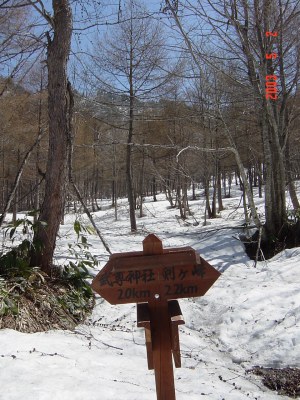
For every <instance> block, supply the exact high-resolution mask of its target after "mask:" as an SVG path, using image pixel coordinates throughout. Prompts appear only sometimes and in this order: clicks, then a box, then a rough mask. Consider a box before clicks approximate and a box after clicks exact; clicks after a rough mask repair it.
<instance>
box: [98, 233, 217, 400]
mask: <svg viewBox="0 0 300 400" xmlns="http://www.w3.org/2000/svg"><path fill="white" fill-rule="evenodd" d="M219 276H220V273H219V272H218V271H217V270H216V269H214V268H213V267H212V266H211V265H210V264H208V262H206V261H205V260H203V258H202V257H200V256H199V254H197V253H196V251H195V250H194V249H193V248H192V247H181V248H167V249H163V246H162V242H161V240H160V239H159V238H158V237H156V236H155V235H153V234H151V235H148V236H147V237H146V239H145V240H144V241H143V251H136V252H128V253H118V254H113V255H111V256H110V259H109V261H108V263H107V264H106V265H105V267H104V268H103V269H102V270H101V271H100V272H99V273H98V275H97V276H96V277H95V278H94V280H93V282H92V288H93V289H94V291H95V292H97V293H99V294H100V295H101V296H102V297H103V298H104V299H106V300H107V301H108V302H109V303H111V304H125V303H137V325H138V326H139V327H143V328H144V329H145V340H146V349H147V358H148V368H149V369H154V371H155V382H156V393H157V400H176V397H175V386H174V375H173V363H172V355H173V359H174V364H175V367H180V366H181V359H180V345H179V333H178V325H180V324H184V320H183V317H182V315H181V310H180V307H179V304H178V301H177V300H176V299H179V298H186V297H198V296H203V295H204V294H205V293H206V292H207V291H208V289H209V288H210V287H211V286H212V285H213V284H214V282H215V281H216V280H217V279H218V278H219Z"/></svg>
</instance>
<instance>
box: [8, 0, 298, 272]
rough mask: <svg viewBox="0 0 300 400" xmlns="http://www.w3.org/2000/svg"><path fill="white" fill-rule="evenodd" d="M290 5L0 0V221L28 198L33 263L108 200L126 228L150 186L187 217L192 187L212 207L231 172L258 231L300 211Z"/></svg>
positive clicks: (273, 0) (48, 258)
mask: <svg viewBox="0 0 300 400" xmlns="http://www.w3.org/2000/svg"><path fill="white" fill-rule="evenodd" d="M299 3H300V2H299V1H298V0H292V1H291V0H284V1H281V0H227V1H221V0H216V1H211V0H205V1H204V2H203V1H200V0H199V1H189V0H184V1H171V0H170V1H169V0H166V1H161V2H160V3H159V2H155V3H153V4H152V5H151V6H149V4H148V5H147V4H146V3H142V1H138V0H128V1H119V3H118V5H117V6H116V7H115V8H114V7H113V6H111V5H108V4H106V3H105V2H96V1H93V0H90V1H87V2H82V1H79V0H78V1H72V2H71V1H68V0H64V1H58V0H53V1H52V2H48V1H45V2H43V1H40V0H39V1H30V0H11V1H2V2H0V63H1V66H0V121H1V127H0V190H1V196H0V213H2V217H1V219H0V224H2V223H4V221H5V220H7V218H6V214H7V213H8V212H11V213H13V218H14V219H16V215H17V213H18V212H20V211H26V210H27V211H28V210H36V211H38V214H37V216H36V218H37V220H38V221H40V222H41V224H40V225H38V226H39V228H38V229H37V230H36V232H35V238H34V240H35V241H36V243H41V244H42V246H35V247H34V248H33V250H32V255H31V262H32V264H33V265H39V266H42V268H43V270H44V271H46V272H49V271H50V269H51V262H52V257H53V252H54V249H55V241H56V237H57V233H58V229H59V225H60V223H61V222H62V220H63V215H64V213H66V212H71V211H74V209H75V211H77V210H78V209H79V207H81V206H82V204H85V205H86V206H87V207H88V208H89V210H90V211H97V210H98V209H99V207H100V206H99V203H100V200H101V199H103V198H106V199H110V201H111V206H112V207H115V209H116V212H115V217H116V218H117V217H118V210H117V203H118V198H120V197H127V198H128V202H129V215H128V221H129V222H128V227H129V228H130V229H131V231H132V232H134V231H136V230H137V222H136V217H137V216H138V217H141V218H142V217H143V207H142V206H143V197H145V196H152V198H153V201H156V196H157V194H158V193H165V196H166V198H167V199H168V201H169V203H170V206H171V207H178V209H179V210H180V216H181V218H182V219H186V218H187V217H188V216H189V201H192V200H193V199H196V195H197V193H199V189H200V190H201V193H202V195H203V197H204V199H205V202H206V207H205V210H206V211H205V213H206V217H207V218H214V217H216V216H217V214H218V212H220V211H221V210H222V208H223V204H222V199H223V198H224V197H230V190H231V185H232V184H237V185H239V186H240V189H241V194H243V202H244V209H245V223H246V224H248V225H251V224H254V225H255V226H256V227H257V229H258V230H262V233H263V237H264V238H265V240H268V239H270V238H271V239H272V240H273V241H274V238H276V239H278V240H279V239H280V240H281V238H282V237H281V234H282V232H283V230H284V231H286V227H287V226H290V224H288V222H289V221H291V219H289V216H290V215H293V216H294V217H295V218H294V217H293V221H296V222H297V221H298V222H297V223H298V224H299V208H300V207H299V199H298V198H297V194H296V180H297V179H299V175H300V156H299V150H300V148H299V146H300V143H299V140H300V135H299V131H298V129H299V128H298V126H299V108H300V96H299V86H298V85H299V72H300V69H299V68H300V58H299V57H300V52H299V37H298V36H297V29H298V26H299V22H300V4H299ZM155 4H156V5H155ZM147 7H148V8H147ZM267 77H271V78H270V80H271V81H273V82H275V84H273V85H267V82H268V80H269V78H267ZM270 87H272V88H273V89H272V90H271V91H270V90H269V92H268V93H272V95H273V98H267V97H268V96H267V89H269V88H270ZM271 97H272V96H271ZM253 188H257V190H258V193H259V196H260V197H264V199H265V213H264V215H258V214H257V210H256V205H255V200H254V197H253ZM196 189H197V192H196ZM188 194H191V195H188ZM287 196H289V198H290V199H291V201H287ZM79 197H80V198H81V201H79ZM137 209H138V211H137ZM296 216H298V217H296ZM297 218H298V219H297ZM44 223H45V224H44ZM289 223H290V222H289ZM100 228H101V227H100Z"/></svg>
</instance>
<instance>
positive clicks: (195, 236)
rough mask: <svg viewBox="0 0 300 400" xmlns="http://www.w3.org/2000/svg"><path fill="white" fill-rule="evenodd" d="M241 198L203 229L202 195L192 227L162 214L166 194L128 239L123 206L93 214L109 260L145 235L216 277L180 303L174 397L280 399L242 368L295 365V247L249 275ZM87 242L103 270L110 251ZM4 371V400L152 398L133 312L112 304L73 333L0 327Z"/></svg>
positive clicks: (102, 304) (298, 268) (299, 293)
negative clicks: (183, 252) (189, 250)
mask: <svg viewBox="0 0 300 400" xmlns="http://www.w3.org/2000/svg"><path fill="white" fill-rule="evenodd" d="M239 200H240V192H239V191H237V192H236V197H234V198H230V199H226V200H224V205H225V207H226V209H225V210H224V211H223V212H222V213H221V216H220V218H217V219H215V220H213V221H208V225H206V226H203V207H204V204H203V199H202V198H201V199H200V200H197V201H193V202H191V203H190V204H191V206H192V210H193V211H194V213H195V215H194V217H195V219H196V220H197V221H198V222H199V225H196V224H194V223H195V219H194V218H192V217H189V219H188V223H183V222H182V221H181V220H178V219H177V218H176V215H178V214H179V212H178V210H174V209H168V208H167V207H168V202H167V201H166V200H165V198H164V196H163V195H160V196H159V201H158V202H156V203H154V202H152V201H151V199H146V202H145V204H144V212H145V214H146V216H145V217H144V218H142V219H138V227H139V232H138V233H137V234H134V235H133V234H131V233H130V232H129V222H128V208H127V204H126V202H125V201H120V208H119V220H118V221H114V211H113V210H111V209H104V210H103V211H99V212H97V213H95V214H94V217H95V219H96V221H97V224H98V225H99V228H100V230H101V231H102V233H103V235H104V236H105V238H106V240H107V242H108V244H109V246H110V248H111V251H112V252H113V253H114V252H124V251H137V250H142V240H143V239H144V238H145V236H146V235H147V234H148V233H155V234H156V235H157V236H159V237H160V239H162V241H163V245H164V247H169V246H171V247H177V246H178V247H181V246H192V247H193V248H194V249H196V250H197V251H198V252H199V253H200V254H201V256H202V257H203V258H204V259H206V260H207V261H208V262H210V264H211V265H213V266H214V267H215V268H217V269H218V270H219V271H221V272H222V276H221V277H220V278H219V279H218V280H217V282H216V283H215V284H214V286H213V287H212V288H211V289H210V290H209V291H208V292H207V294H206V295H205V296H204V297H200V298H193V299H185V300H180V305H181V309H182V312H183V316H184V319H185V322H186V324H185V325H182V326H181V327H180V343H181V354H182V368H180V369H176V370H175V371H174V373H175V386H176V399H177V400H200V399H202V398H203V399H209V400H223V399H224V400H243V399H253V400H255V399H257V400H258V399H259V400H272V399H278V394H276V393H275V392H272V391H270V390H268V389H267V388H266V387H264V386H263V385H262V383H261V379H260V378H259V377H257V376H254V375H252V374H249V373H247V371H248V370H249V369H250V368H251V367H253V366H256V365H261V366H265V367H276V368H277V367H284V366H294V367H295V366H297V367H300V290H299V288H300V248H295V249H291V250H286V251H283V252H282V253H280V254H278V255H277V256H276V257H274V258H273V259H271V260H269V261H267V262H259V263H258V264H257V267H256V268H254V266H253V261H251V260H249V259H248V257H247V255H246V254H245V251H244V248H243V246H242V244H241V242H240V241H239V240H237V235H238V233H239V232H240V231H239V230H237V229H236V227H237V226H238V225H241V224H242V220H243V210H242V208H241V207H238V204H239ZM256 200H257V204H258V205H259V203H261V200H259V199H256ZM81 219H82V220H83V221H86V224H89V223H88V221H87V220H86V218H85V217H84V216H81ZM74 220H75V216H74V215H70V216H67V217H66V221H65V225H64V226H62V227H61V231H60V238H59V241H58V246H57V254H56V257H57V260H58V261H59V262H63V260H64V259H66V258H67V256H68V252H67V243H70V242H73V241H74V240H75V235H74V232H73V230H72V224H73V222H74ZM89 241H90V242H91V243H92V244H93V247H92V249H91V250H92V252H93V254H95V255H97V256H98V258H99V260H100V267H101V268H102V267H103V266H104V265H105V263H106V261H107V260H108V254H107V253H105V251H104V249H103V247H102V245H101V243H100V241H99V239H98V238H97V237H96V236H92V237H89ZM0 368H1V374H0V387H1V389H0V399H1V400H2V399H3V400H17V399H20V398H22V399H23V400H52V399H55V400H83V399H94V400H116V399H117V400H119V399H120V400H121V399H122V400H155V399H156V391H155V380H154V374H153V371H149V370H148V369H147V360H146V348H145V344H144V330H143V329H142V328H137V327H136V306H135V305H134V304H128V305H119V306H112V305H110V304H109V303H107V302H106V301H105V300H103V299H101V298H100V297H97V305H96V307H95V309H94V312H93V314H92V316H91V317H90V318H89V319H88V320H87V321H86V323H85V324H83V325H80V326H78V327H77V328H76V330H75V332H69V331H50V332H46V333H35V334H24V333H19V332H15V331H12V330H6V329H4V330H0ZM280 397H281V398H282V399H287V398H288V397H285V396H280Z"/></svg>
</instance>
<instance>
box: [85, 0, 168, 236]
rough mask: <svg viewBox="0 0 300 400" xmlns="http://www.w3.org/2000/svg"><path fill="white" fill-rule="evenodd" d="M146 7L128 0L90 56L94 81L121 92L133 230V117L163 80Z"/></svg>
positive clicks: (159, 37) (159, 47)
mask: <svg viewBox="0 0 300 400" xmlns="http://www.w3.org/2000/svg"><path fill="white" fill-rule="evenodd" d="M146 15H147V14H146V10H145V8H144V7H143V6H142V4H140V3H139V2H138V1H134V0H129V1H128V2H127V7H126V8H125V9H124V10H123V12H122V21H121V22H120V24H119V25H118V26H116V27H114V30H113V31H112V32H111V33H110V32H109V33H108V34H107V35H106V37H105V38H104V39H103V41H102V43H100V44H99V45H98V47H97V51H96V53H98V54H99V55H98V56H97V55H96V56H95V57H93V65H94V67H92V69H93V70H94V68H95V66H96V68H98V69H99V74H95V73H94V72H93V74H94V77H95V78H96V82H97V83H96V84H97V85H98V86H101V87H102V88H104V89H105V90H107V91H108V92H110V93H118V94H119V99H120V98H121V96H120V95H123V98H122V99H123V102H122V103H121V104H120V108H121V109H122V110H126V112H125V113H123V114H122V116H121V121H120V123H121V125H122V124H123V125H124V124H126V125H127V127H126V129H127V132H128V135H127V143H128V146H127V149H126V182H127V195H128V201H129V208H130V212H129V213H130V225H131V231H136V229H137V225H136V216H135V198H134V189H133V176H132V174H133V165H132V152H133V147H132V143H133V142H134V141H135V131H136V128H135V120H136V116H137V114H138V113H139V107H140V106H142V103H141V102H142V101H143V100H145V99H147V100H149V99H151V96H154V92H155V91H157V90H158V89H159V88H160V87H161V86H162V84H163V83H164V82H165V81H166V74H165V73H162V71H163V69H162V67H163V66H164V69H166V67H167V64H168V62H167V59H166V56H165V55H164V52H163V40H164V39H163V34H162V31H161V28H160V25H159V23H158V22H155V21H153V20H149V18H146ZM104 79H105V81H104Z"/></svg>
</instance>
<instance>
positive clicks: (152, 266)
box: [92, 235, 220, 304]
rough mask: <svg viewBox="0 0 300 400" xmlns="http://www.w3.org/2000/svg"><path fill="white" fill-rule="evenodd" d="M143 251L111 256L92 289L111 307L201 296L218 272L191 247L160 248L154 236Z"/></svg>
mask: <svg viewBox="0 0 300 400" xmlns="http://www.w3.org/2000/svg"><path fill="white" fill-rule="evenodd" d="M143 247H144V251H141V252H139V251H137V252H129V253H120V254H113V255H111V256H110V259H109V261H108V263H107V264H106V265H105V267H104V268H103V269H102V270H101V271H100V272H99V273H98V275H97V276H96V277H95V278H94V280H93V283H92V288H93V289H94V291H95V292H97V293H99V294H100V295H101V296H102V297H103V298H104V299H106V300H107V301H108V302H109V303H111V304H124V303H141V302H150V301H153V300H155V299H156V300H158V299H160V300H161V301H163V300H169V299H178V298H185V297H198V296H203V295H204V294H205V293H206V292H207V290H208V289H209V288H210V287H211V286H212V285H213V284H214V282H215V281H216V280H217V279H218V278H219V276H220V273H219V272H218V271H217V270H216V269H214V268H213V267H212V266H211V265H210V264H208V262H206V261H205V260H204V259H203V258H202V257H200V256H199V254H197V253H196V251H195V250H194V249H193V248H192V247H182V248H169V249H163V248H162V242H161V240H160V239H158V238H157V237H156V236H155V235H149V236H147V238H146V239H145V240H144V242H143Z"/></svg>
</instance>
